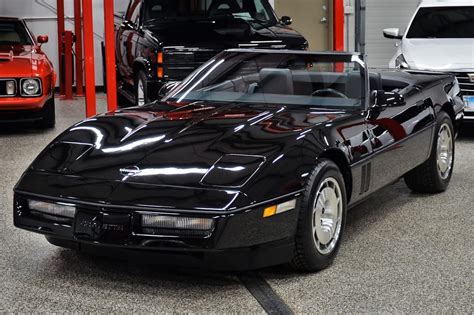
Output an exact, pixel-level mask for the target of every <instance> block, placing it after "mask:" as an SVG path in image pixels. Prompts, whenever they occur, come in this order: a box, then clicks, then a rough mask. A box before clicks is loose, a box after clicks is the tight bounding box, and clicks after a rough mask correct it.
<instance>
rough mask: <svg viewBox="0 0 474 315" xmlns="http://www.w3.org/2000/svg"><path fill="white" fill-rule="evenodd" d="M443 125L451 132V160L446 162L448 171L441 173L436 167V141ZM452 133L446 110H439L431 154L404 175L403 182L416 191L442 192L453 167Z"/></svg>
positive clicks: (451, 123)
mask: <svg viewBox="0 0 474 315" xmlns="http://www.w3.org/2000/svg"><path fill="white" fill-rule="evenodd" d="M445 127H447V128H449V131H450V134H451V144H452V158H451V161H450V162H449V163H448V164H450V166H449V167H450V168H449V171H446V172H445V173H444V174H443V172H442V171H441V170H439V168H438V141H439V140H440V138H439V134H440V131H441V129H442V128H445ZM443 130H445V129H443ZM454 135H455V133H454V128H453V122H452V120H451V118H450V117H449V115H448V114H447V113H446V112H444V111H441V112H440V113H439V115H438V119H437V124H436V133H435V136H434V140H433V146H432V148H431V154H430V157H429V159H428V160H427V161H426V162H425V163H423V164H421V165H420V166H418V167H416V168H415V169H413V170H411V171H410V172H408V173H407V174H406V175H405V176H404V179H405V183H406V184H407V186H408V187H409V188H410V189H411V190H413V191H415V192H418V193H431V194H432V193H440V192H443V191H445V190H446V189H447V188H448V185H449V182H450V181H451V176H452V174H453V168H454V156H455V155H454V153H455V145H454Z"/></svg>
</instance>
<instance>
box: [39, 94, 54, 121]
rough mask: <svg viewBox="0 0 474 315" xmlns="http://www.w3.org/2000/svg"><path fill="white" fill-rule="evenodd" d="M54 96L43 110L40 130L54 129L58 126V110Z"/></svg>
mask: <svg viewBox="0 0 474 315" xmlns="http://www.w3.org/2000/svg"><path fill="white" fill-rule="evenodd" d="M55 107H56V106H55V103H54V96H53V97H52V98H51V99H50V100H48V101H47V102H46V104H44V106H43V108H42V109H41V121H40V122H39V124H38V126H39V127H40V128H54V126H55V125H56V108H55Z"/></svg>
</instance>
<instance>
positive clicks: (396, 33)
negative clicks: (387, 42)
mask: <svg viewBox="0 0 474 315" xmlns="http://www.w3.org/2000/svg"><path fill="white" fill-rule="evenodd" d="M383 36H384V37H385V38H389V39H402V38H403V34H400V29H398V28H386V29H384V30H383Z"/></svg>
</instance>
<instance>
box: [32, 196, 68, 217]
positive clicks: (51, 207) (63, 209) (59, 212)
mask: <svg viewBox="0 0 474 315" xmlns="http://www.w3.org/2000/svg"><path fill="white" fill-rule="evenodd" d="M28 208H29V209H30V210H33V211H38V212H41V213H45V214H49V215H53V216H59V217H66V218H71V219H73V218H74V215H75V214H76V206H75V205H72V204H67V203H51V202H44V201H38V200H28Z"/></svg>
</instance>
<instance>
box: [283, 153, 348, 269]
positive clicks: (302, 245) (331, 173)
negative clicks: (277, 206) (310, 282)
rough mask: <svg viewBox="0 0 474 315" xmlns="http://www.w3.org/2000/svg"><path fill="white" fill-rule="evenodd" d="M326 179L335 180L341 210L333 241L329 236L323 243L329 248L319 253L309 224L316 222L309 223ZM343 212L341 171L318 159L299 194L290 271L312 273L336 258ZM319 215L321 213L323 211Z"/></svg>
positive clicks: (344, 213)
mask: <svg viewBox="0 0 474 315" xmlns="http://www.w3.org/2000/svg"><path fill="white" fill-rule="evenodd" d="M327 180H331V182H332V181H333V180H335V181H336V182H337V184H338V185H339V188H340V202H341V203H342V205H341V206H342V207H341V208H340V211H341V217H340V221H338V222H340V223H339V225H340V228H339V232H338V233H337V236H336V237H337V239H336V237H333V238H332V239H331V242H329V243H326V244H328V245H331V244H332V249H331V250H330V251H329V252H327V253H323V252H322V251H321V250H320V249H318V248H317V245H316V240H318V235H317V232H316V233H313V222H315V221H316V220H315V221H313V219H314V213H315V210H314V208H315V207H314V205H315V204H316V202H318V200H319V198H320V196H321V195H322V194H320V190H321V191H322V189H321V188H322V187H323V186H322V185H324V183H325V182H326V181H327ZM338 204H339V203H338ZM346 212H347V195H346V188H345V184H344V178H343V177H342V174H341V171H340V170H339V168H338V167H337V165H336V164H335V163H334V162H332V161H330V160H327V159H321V160H320V161H318V164H317V165H316V167H315V168H314V170H313V172H312V173H311V176H310V178H309V180H308V183H307V184H306V188H305V191H304V193H303V197H302V202H301V207H300V214H299V218H298V225H297V230H296V237H295V253H294V256H293V259H292V261H291V266H292V267H293V268H295V269H297V270H299V271H304V272H315V271H319V270H322V269H324V268H326V267H328V266H330V265H331V264H332V262H333V261H334V258H335V257H336V255H337V252H338V250H339V247H340V244H341V239H342V236H343V234H344V226H345V223H346ZM322 213H323V214H324V210H323V212H322ZM338 213H339V212H338ZM321 222H322V221H321ZM335 230H337V229H335ZM334 235H336V234H334ZM319 246H322V245H319ZM328 249H329V246H328Z"/></svg>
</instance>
